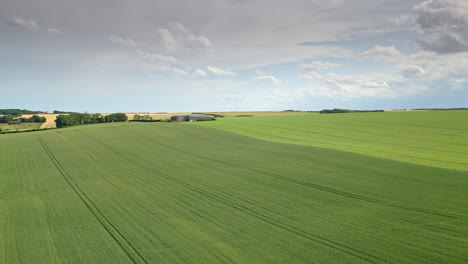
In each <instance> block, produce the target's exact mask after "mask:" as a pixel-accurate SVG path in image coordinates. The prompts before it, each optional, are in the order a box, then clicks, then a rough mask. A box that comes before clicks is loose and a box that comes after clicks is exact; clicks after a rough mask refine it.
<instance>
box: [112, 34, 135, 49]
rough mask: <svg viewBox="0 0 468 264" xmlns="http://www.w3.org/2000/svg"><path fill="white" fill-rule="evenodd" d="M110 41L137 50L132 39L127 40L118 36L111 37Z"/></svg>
mask: <svg viewBox="0 0 468 264" xmlns="http://www.w3.org/2000/svg"><path fill="white" fill-rule="evenodd" d="M108 40H109V41H110V42H112V43H114V44H117V45H120V46H123V47H127V48H136V47H137V45H136V43H135V41H133V40H132V39H125V38H121V37H117V36H110V37H109V38H108Z"/></svg>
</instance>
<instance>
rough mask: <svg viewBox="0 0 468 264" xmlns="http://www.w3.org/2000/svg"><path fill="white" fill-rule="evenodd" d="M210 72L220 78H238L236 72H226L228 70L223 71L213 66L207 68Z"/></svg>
mask: <svg viewBox="0 0 468 264" xmlns="http://www.w3.org/2000/svg"><path fill="white" fill-rule="evenodd" d="M206 68H207V69H208V71H209V72H211V73H212V74H214V75H219V76H236V73H235V72H232V71H226V70H221V69H219V68H216V67H213V66H206Z"/></svg>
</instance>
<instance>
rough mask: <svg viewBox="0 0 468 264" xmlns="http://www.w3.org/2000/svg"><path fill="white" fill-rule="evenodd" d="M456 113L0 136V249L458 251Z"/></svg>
mask: <svg viewBox="0 0 468 264" xmlns="http://www.w3.org/2000/svg"><path fill="white" fill-rule="evenodd" d="M467 114H468V111H466V112H464V111H443V112H442V111H440V112H435V111H427V112H395V113H359V114H331V115H319V114H304V115H291V116H263V117H261V116H260V117H243V118H240V117H239V118H234V117H233V118H224V119H223V118H219V119H218V120H217V121H213V122H200V123H198V124H193V123H109V124H97V125H86V126H79V127H71V128H65V129H57V130H48V131H40V132H34V133H20V134H5V135H0V164H1V166H0V175H1V177H0V232H1V233H0V262H1V263H5V264H6V263H8V264H10V263H411V264H414V263H466V262H467V261H468V192H467V190H468V165H467V163H468V162H467V157H468V152H467V149H468V147H467V145H468V133H467V132H468V123H467V122H463V120H465V121H466V120H467V117H468V116H467Z"/></svg>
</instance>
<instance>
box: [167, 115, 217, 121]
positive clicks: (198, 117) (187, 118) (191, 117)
mask: <svg viewBox="0 0 468 264" xmlns="http://www.w3.org/2000/svg"><path fill="white" fill-rule="evenodd" d="M212 119H213V118H212V117H211V116H209V115H186V116H172V117H171V120H172V121H176V122H195V121H199V120H212Z"/></svg>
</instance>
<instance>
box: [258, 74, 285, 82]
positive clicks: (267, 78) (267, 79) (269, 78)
mask: <svg viewBox="0 0 468 264" xmlns="http://www.w3.org/2000/svg"><path fill="white" fill-rule="evenodd" d="M254 79H255V80H257V81H260V82H264V83H272V84H280V83H281V81H280V80H278V79H277V78H276V77H275V76H271V75H262V76H257V77H254Z"/></svg>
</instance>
